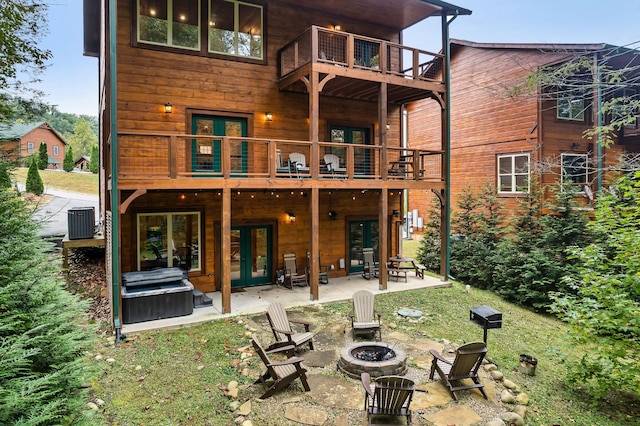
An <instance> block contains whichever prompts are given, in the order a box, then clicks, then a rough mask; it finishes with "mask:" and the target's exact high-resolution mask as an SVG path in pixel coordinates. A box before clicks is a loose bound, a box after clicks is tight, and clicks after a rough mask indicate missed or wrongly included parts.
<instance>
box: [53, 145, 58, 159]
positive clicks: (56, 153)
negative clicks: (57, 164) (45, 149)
mask: <svg viewBox="0 0 640 426" xmlns="http://www.w3.org/2000/svg"><path fill="white" fill-rule="evenodd" d="M53 155H54V156H55V157H57V156H58V145H54V146H53Z"/></svg>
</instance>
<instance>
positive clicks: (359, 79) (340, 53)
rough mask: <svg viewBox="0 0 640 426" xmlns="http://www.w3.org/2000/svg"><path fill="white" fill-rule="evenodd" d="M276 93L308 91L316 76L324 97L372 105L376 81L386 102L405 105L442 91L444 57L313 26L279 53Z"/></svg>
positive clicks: (375, 96) (376, 89)
mask: <svg viewBox="0 0 640 426" xmlns="http://www.w3.org/2000/svg"><path fill="white" fill-rule="evenodd" d="M279 60H280V85H279V86H280V89H281V90H288V91H296V92H306V91H307V88H306V86H305V82H304V79H303V78H304V77H306V76H308V75H309V74H310V73H311V72H319V73H320V75H321V80H322V79H325V84H324V86H323V88H322V94H324V95H327V96H335V97H343V98H348V99H358V100H365V101H371V102H375V101H376V100H377V98H378V94H379V85H380V83H387V85H388V86H387V89H388V95H387V97H388V101H389V102H390V103H393V104H398V105H401V104H404V103H407V102H411V101H416V100H419V99H424V98H428V97H431V96H433V94H434V93H444V91H445V84H444V81H443V76H442V72H441V71H442V64H443V55H442V54H439V53H432V52H428V51H426V50H421V49H415V48H411V47H407V46H403V45H400V44H397V43H392V42H389V41H386V40H379V39H375V38H370V37H365V36H361V35H356V34H350V33H346V32H341V31H335V30H329V29H326V28H322V27H316V26H313V27H311V28H310V29H308V30H307V31H306V32H305V33H304V34H302V35H301V36H299V37H298V38H296V39H295V40H293V41H292V42H291V43H289V44H287V45H286V46H285V47H283V48H282V49H280V51H279Z"/></svg>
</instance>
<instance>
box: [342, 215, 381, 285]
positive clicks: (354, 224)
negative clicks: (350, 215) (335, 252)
mask: <svg viewBox="0 0 640 426" xmlns="http://www.w3.org/2000/svg"><path fill="white" fill-rule="evenodd" d="M378 241H379V238H378V220H353V221H350V222H349V273H350V274H355V273H360V272H362V270H363V269H364V267H363V265H362V249H363V248H369V247H370V248H372V249H373V253H374V256H375V259H376V261H380V259H379V258H378Z"/></svg>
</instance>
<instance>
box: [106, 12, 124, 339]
mask: <svg viewBox="0 0 640 426" xmlns="http://www.w3.org/2000/svg"><path fill="white" fill-rule="evenodd" d="M116 1H117V0H109V74H110V82H109V83H110V88H109V97H110V99H109V109H110V111H111V129H110V132H109V134H110V136H111V295H112V305H113V327H114V329H115V332H116V343H118V342H119V341H120V340H121V339H124V338H126V336H124V335H122V334H121V327H122V326H121V324H120V291H119V287H120V286H119V283H120V272H119V271H120V263H119V259H120V255H119V250H118V247H119V246H120V243H119V241H120V234H119V233H118V232H119V231H118V230H119V229H120V226H119V223H120V209H119V206H118V200H119V198H120V197H119V196H118V124H117V100H116V92H117V90H116V85H117V74H116V46H117V41H118V40H117V34H118V28H117V26H116V25H117V22H116V16H117V5H116Z"/></svg>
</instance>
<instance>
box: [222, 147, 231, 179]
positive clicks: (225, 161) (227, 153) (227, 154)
mask: <svg viewBox="0 0 640 426" xmlns="http://www.w3.org/2000/svg"><path fill="white" fill-rule="evenodd" d="M220 160H221V161H222V176H224V177H225V178H226V179H229V177H231V149H230V147H229V139H227V138H225V137H223V138H221V139H220Z"/></svg>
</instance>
